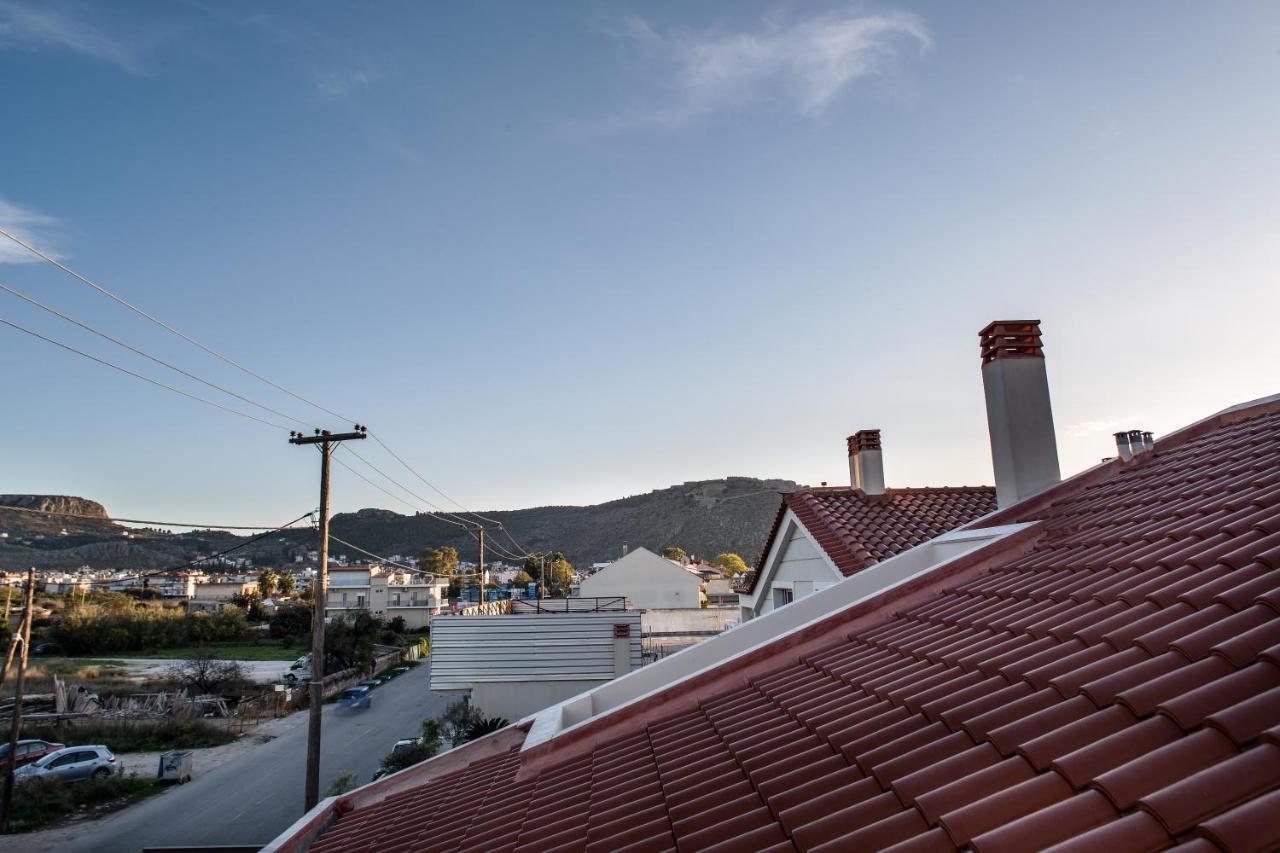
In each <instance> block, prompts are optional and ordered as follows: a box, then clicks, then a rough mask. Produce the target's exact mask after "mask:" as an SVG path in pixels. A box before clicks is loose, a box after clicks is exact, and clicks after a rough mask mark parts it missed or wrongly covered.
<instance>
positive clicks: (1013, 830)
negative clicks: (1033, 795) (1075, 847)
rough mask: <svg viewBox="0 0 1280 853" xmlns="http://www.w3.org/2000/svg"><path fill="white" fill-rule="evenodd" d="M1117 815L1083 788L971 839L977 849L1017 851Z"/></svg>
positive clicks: (1094, 793) (1068, 835) (1045, 843)
mask: <svg viewBox="0 0 1280 853" xmlns="http://www.w3.org/2000/svg"><path fill="white" fill-rule="evenodd" d="M1118 817H1119V813H1118V812H1117V811H1116V810H1115V808H1114V807H1113V806H1112V805H1111V803H1109V802H1108V801H1107V798H1106V797H1104V796H1102V795H1101V794H1099V793H1098V792H1097V791H1084V792H1081V793H1079V794H1076V795H1075V796H1072V797H1068V798H1067V799H1065V800H1062V801H1060V802H1057V803H1054V804H1053V805H1051V806H1047V807H1045V808H1042V809H1040V810H1038V811H1034V812H1032V813H1031V814H1028V815H1024V816H1023V817H1020V818H1018V819H1017V820H1015V821H1013V822H1011V823H1007V824H1005V825H1004V826H1000V827H997V828H995V829H992V830H990V831H988V832H985V833H983V834H982V835H979V836H978V837H977V838H975V839H973V842H972V847H973V849H974V850H975V851H977V853H1018V851H1023V850H1041V849H1043V848H1044V847H1046V846H1049V845H1052V844H1055V843H1057V842H1059V841H1063V840H1065V839H1068V838H1071V837H1072V836H1075V835H1079V834H1081V833H1084V832H1087V831H1089V830H1090V829H1093V828H1094V827H1095V826H1099V825H1101V824H1104V823H1108V822H1110V821H1114V820H1115V819H1117V818H1118Z"/></svg>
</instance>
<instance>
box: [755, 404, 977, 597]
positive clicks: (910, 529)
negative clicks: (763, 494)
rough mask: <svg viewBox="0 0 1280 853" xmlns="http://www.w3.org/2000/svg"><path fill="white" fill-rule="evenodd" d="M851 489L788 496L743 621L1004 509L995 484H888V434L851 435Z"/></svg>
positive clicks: (865, 432) (824, 489) (803, 491)
mask: <svg viewBox="0 0 1280 853" xmlns="http://www.w3.org/2000/svg"><path fill="white" fill-rule="evenodd" d="M848 447H849V472H850V475H851V479H852V486H851V487H826V486H823V487H820V488H807V489H799V490H797V491H794V492H789V493H787V494H784V495H783V496H782V504H781V505H780V506H779V508H778V515H777V517H776V518H775V519H774V523H773V529H772V530H771V531H770V533H769V537H768V539H766V540H765V545H764V550H763V552H762V554H761V557H760V562H759V563H758V564H757V566H756V570H755V571H754V572H751V573H749V574H748V575H747V576H746V578H745V580H744V582H743V584H742V586H741V587H740V588H739V590H738V591H739V596H738V603H739V606H740V608H741V618H742V620H743V621H746V620H747V619H751V618H753V617H756V616H759V615H761V614H763V613H768V612H769V611H770V610H774V609H776V608H778V607H782V606H783V605H786V604H789V603H791V602H792V601H794V600H796V599H798V598H804V597H805V596H807V595H812V594H813V593H815V592H817V591H818V590H821V589H825V588H827V587H829V586H832V585H833V584H836V583H839V582H840V581H841V580H844V579H845V578H846V577H849V576H850V575H852V574H855V573H856V572H859V571H862V570H863V569H865V568H868V567H870V566H873V565H875V564H876V563H878V562H880V561H881V560H884V559H887V558H888V557H892V556H893V555H895V554H900V553H902V552H903V551H906V550H907V549H909V548H912V547H915V546H916V545H919V544H920V543H921V542H925V541H928V540H930V539H932V538H934V537H935V536H939V535H941V534H943V533H945V532H947V531H948V530H952V529H954V528H956V527H959V526H961V525H963V524H968V523H969V522H970V521H973V520H974V519H976V518H979V517H981V516H983V515H986V514H987V513H989V512H992V511H994V510H995V508H996V494H995V489H993V488H991V487H989V486H976V487H974V486H959V487H943V488H925V489H886V488H885V487H884V467H883V462H882V461H881V456H880V431H879V430H871V429H864V430H860V431H859V432H857V433H855V434H854V435H851V436H850V437H849V438H848Z"/></svg>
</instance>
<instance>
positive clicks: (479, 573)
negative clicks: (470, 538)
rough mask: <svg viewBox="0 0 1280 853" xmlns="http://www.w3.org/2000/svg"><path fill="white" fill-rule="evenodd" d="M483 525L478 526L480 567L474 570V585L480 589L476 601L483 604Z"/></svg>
mask: <svg viewBox="0 0 1280 853" xmlns="http://www.w3.org/2000/svg"><path fill="white" fill-rule="evenodd" d="M484 581H485V577H484V525H483V524H482V525H480V567H479V568H478V569H477V570H476V584H478V585H479V587H480V594H479V596H478V598H477V601H478V602H479V603H480V604H484Z"/></svg>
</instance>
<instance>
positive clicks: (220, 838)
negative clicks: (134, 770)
mask: <svg viewBox="0 0 1280 853" xmlns="http://www.w3.org/2000/svg"><path fill="white" fill-rule="evenodd" d="M429 669H430V663H429V662H427V661H424V662H423V664H422V666H419V667H416V668H415V669H413V670H411V671H409V672H408V673H406V674H405V675H403V676H401V677H399V678H397V679H395V680H393V681H391V682H389V683H387V684H384V685H383V686H382V687H379V688H378V689H377V690H375V691H374V694H373V707H371V708H370V709H368V710H367V711H348V710H345V709H340V708H338V707H337V706H336V705H327V706H325V709H324V728H323V739H322V741H321V752H320V756H321V757H320V790H321V792H322V795H323V791H324V789H325V788H326V787H327V786H328V785H329V783H330V782H331V781H332V780H333V779H334V777H336V776H339V775H340V774H342V773H344V772H346V771H351V772H354V773H355V774H356V777H357V781H358V782H360V783H365V782H368V781H369V779H370V777H371V776H372V775H373V773H374V771H376V770H377V769H378V765H379V762H380V761H381V760H382V757H383V756H385V755H386V754H387V753H388V752H390V751H391V747H392V745H393V744H394V743H395V742H396V741H397V740H399V739H400V738H403V737H413V736H415V735H417V734H418V732H419V731H420V730H421V727H422V720H423V719H424V718H426V717H436V716H439V715H440V714H441V713H443V711H444V709H445V705H446V704H447V702H446V701H445V700H444V699H442V698H440V697H438V696H436V695H435V694H433V693H431V692H430V691H429V690H428V689H427V683H428V673H429ZM303 718H305V712H303ZM246 737H250V738H251V737H253V734H252V733H250V734H248V735H246ZM306 746H307V726H306V723H305V719H302V724H301V725H298V726H295V727H293V728H292V729H291V730H290V731H288V732H287V733H285V734H283V735H281V736H279V737H277V738H275V739H274V740H271V741H270V742H268V743H264V744H262V746H260V747H258V748H256V749H255V750H254V751H253V752H251V753H249V754H247V755H244V756H241V757H239V758H237V759H236V760H234V761H230V762H228V763H226V764H224V765H222V766H221V767H217V768H215V769H213V770H211V771H209V772H208V773H205V774H201V773H200V768H199V766H198V765H197V766H196V767H195V774H196V775H195V778H194V779H192V780H191V781H190V782H188V783H187V784H185V785H180V786H174V787H172V788H170V789H169V790H167V791H165V792H164V793H162V794H159V795H157V796H154V797H151V798H149V799H147V800H144V801H142V802H140V803H137V804H135V805H133V806H130V807H128V808H126V809H124V810H122V811H120V812H117V813H116V814H113V815H110V816H108V817H106V818H104V819H103V820H101V821H97V822H95V823H94V824H93V825H92V828H90V829H88V831H87V832H86V833H84V834H82V835H79V836H78V837H77V838H76V840H75V841H72V842H69V843H68V844H66V845H64V846H61V847H60V848H59V849H60V850H66V851H70V853H91V851H92V853H138V851H139V850H141V849H142V848H143V847H155V846H166V845H217V844H265V843H266V842H268V841H270V840H271V839H272V838H275V837H276V836H277V835H279V834H280V833H281V832H283V831H284V830H285V829H287V828H288V827H289V825H290V824H292V823H293V822H294V821H295V820H297V819H298V818H299V817H301V816H302V813H303V808H302V806H303V790H302V786H303V780H304V777H305V773H306Z"/></svg>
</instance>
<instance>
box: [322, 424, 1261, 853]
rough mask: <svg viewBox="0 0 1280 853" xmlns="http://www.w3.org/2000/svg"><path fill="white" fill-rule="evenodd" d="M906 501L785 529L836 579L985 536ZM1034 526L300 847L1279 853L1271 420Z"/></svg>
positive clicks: (835, 508)
mask: <svg viewBox="0 0 1280 853" xmlns="http://www.w3.org/2000/svg"><path fill="white" fill-rule="evenodd" d="M909 491H911V490H904V492H903V493H902V496H901V497H900V498H899V497H894V498H892V499H891V500H890V501H888V502H867V501H864V500H863V499H862V498H861V497H859V496H856V495H854V494H853V493H852V492H850V491H849V490H839V489H830V490H806V492H804V493H797V494H796V495H793V496H788V498H787V500H788V501H789V502H790V503H786V504H784V506H791V505H792V503H794V505H795V507H796V512H797V515H802V514H804V515H802V520H805V519H807V520H805V523H806V525H808V524H810V523H812V524H813V525H814V526H815V528H820V529H821V532H820V534H819V535H818V537H817V538H819V540H820V541H821V542H822V543H823V547H824V548H827V549H831V550H829V551H828V553H829V554H830V555H831V556H832V559H833V561H834V562H836V564H837V565H839V566H841V569H842V571H846V572H852V571H858V570H859V569H860V568H862V567H864V566H865V565H866V561H868V560H876V559H880V558H882V557H883V556H887V555H889V554H891V553H896V551H895V549H896V550H898V551H900V550H902V549H903V548H906V547H910V545H912V544H915V543H916V542H918V541H921V540H920V539H917V538H915V537H916V536H917V535H919V536H922V537H926V538H927V536H931V535H933V534H932V533H927V534H926V533H921V530H922V529H923V527H924V526H928V525H930V524H934V525H937V526H938V532H941V531H942V530H946V529H950V528H951V527H954V526H956V525H957V524H960V523H963V522H962V521H959V520H957V513H963V512H964V511H969V510H972V511H974V514H975V515H977V514H982V512H985V511H987V508H986V507H985V506H984V507H983V508H982V510H981V511H978V509H977V508H976V507H975V506H973V505H971V500H977V498H972V499H971V498H963V499H960V498H955V499H954V501H953V502H952V503H947V501H944V500H943V499H942V498H941V497H940V496H937V495H934V496H932V497H925V496H923V495H917V496H915V497H912V499H911V500H908V499H907V497H908V495H907V492H909ZM922 491H928V490H922ZM934 498H937V500H938V501H941V505H940V506H933V505H932V504H930V501H932V500H934ZM949 500H950V499H949ZM957 506H960V507H968V509H967V510H966V509H957ZM1027 506H1028V507H1032V509H1023V508H1021V507H1020V506H1018V505H1015V506H1014V507H1011V508H1009V509H1008V510H1004V511H1002V512H1000V513H998V514H996V515H994V516H993V517H992V520H991V521H990V522H984V523H991V524H997V523H999V524H1003V523H1009V522H1015V521H1037V522H1039V524H1038V526H1037V527H1035V528H1033V529H1032V532H1031V538H1029V539H1027V538H1024V539H1023V540H1022V541H1021V542H1020V544H1019V545H1018V546H1017V547H1016V548H1014V547H1009V548H1007V549H1004V550H1001V549H1000V548H998V547H997V548H993V549H992V550H991V551H990V552H989V556H988V558H987V559H986V561H985V562H982V563H974V564H973V565H972V568H965V569H962V570H959V571H957V572H956V573H955V574H954V576H953V577H950V578H948V579H947V580H945V581H939V582H938V583H937V585H936V586H934V587H933V588H932V589H934V590H937V591H936V592H921V593H919V594H918V595H915V597H913V598H909V599H905V600H904V602H903V603H901V604H894V603H892V601H891V602H890V603H887V604H878V605H877V607H879V608H880V609H879V610H876V611H875V612H874V613H873V614H870V615H868V614H866V613H865V612H863V613H861V615H860V616H858V617H857V618H858V619H859V620H860V621H858V623H857V627H851V625H850V620H852V619H853V618H855V617H853V616H851V615H848V614H847V613H846V612H843V611H842V612H841V613H837V614H836V615H833V616H831V617H829V618H828V621H827V623H825V625H826V628H827V629H828V630H829V637H824V636H822V635H819V634H810V635H808V636H809V637H810V639H808V640H806V641H804V642H803V643H799V644H797V643H795V642H780V643H776V644H774V645H772V646H768V647H765V649H764V650H758V651H757V652H755V653H753V655H754V657H753V659H752V661H751V662H750V663H744V664H742V665H741V667H742V668H740V669H736V668H735V667H737V666H738V665H737V664H726V665H725V666H724V667H722V670H723V672H720V673H718V674H717V678H718V679H719V680H713V679H708V680H706V681H705V683H696V684H692V685H686V684H684V683H680V684H676V685H673V686H672V687H671V688H670V689H669V691H668V692H667V693H665V694H658V695H657V696H656V698H655V697H650V698H648V699H646V706H645V708H644V710H643V711H640V712H630V711H625V710H624V711H620V712H618V713H616V714H613V715H610V716H605V717H602V718H600V720H599V721H593V722H590V723H588V724H586V728H585V732H586V733H585V734H581V735H577V734H574V733H572V732H566V733H564V734H562V735H561V736H559V737H557V738H555V739H553V740H552V741H550V742H549V743H547V744H543V745H541V746H539V747H537V748H536V750H531V751H530V752H532V753H534V754H535V755H536V756H537V758H536V764H535V763H529V762H531V761H533V759H530V758H528V757H527V755H526V754H525V753H522V752H521V751H520V749H519V748H518V747H516V748H513V749H511V750H510V751H507V752H502V753H500V754H498V755H494V756H490V757H488V758H483V759H478V760H474V761H473V762H472V763H471V764H470V765H469V766H466V767H464V768H462V769H460V770H456V771H453V772H451V773H447V774H445V775H443V776H440V777H438V778H435V779H432V780H431V781H430V782H428V783H425V784H423V785H422V786H420V787H418V788H411V789H409V790H407V791H404V792H402V793H398V794H394V795H391V796H387V797H385V798H384V799H382V800H381V801H375V802H372V803H370V804H369V805H363V806H359V807H356V808H354V809H353V810H346V811H343V812H342V813H340V814H339V815H338V817H337V820H336V822H335V823H334V824H333V826H332V827H331V828H330V829H329V830H328V831H326V832H325V833H324V834H323V835H322V836H321V837H320V838H319V839H318V840H317V841H316V843H315V844H314V845H313V846H312V848H311V849H312V850H314V851H316V853H332V851H339V850H353V849H378V850H388V851H399V850H414V851H417V850H423V849H441V850H486V851H487V850H499V851H501V850H520V851H530V850H565V851H568V850H574V851H581V850H610V851H613V850H637V851H639V850H646V851H648V850H664V849H681V850H689V849H698V850H704V849H708V850H719V851H734V850H766V851H771V852H772V851H779V853H780V851H783V850H791V849H796V848H800V849H823V850H832V851H835V850H846V849H878V848H885V849H892V850H895V851H897V853H907V851H920V853H926V851H934V850H946V851H952V850H955V849H956V847H957V846H964V845H972V847H973V848H974V849H975V850H978V851H987V850H1003V849H1028V848H1046V847H1053V849H1055V850H1059V851H1064V850H1071V851H1084V850H1126V851H1141V850H1156V849H1163V848H1167V847H1168V846H1170V845H1171V844H1174V843H1176V842H1178V841H1182V842H1188V843H1185V844H1184V845H1183V847H1184V848H1185V849H1193V848H1194V847H1195V846H1197V843H1198V844H1199V846H1200V847H1201V848H1202V849H1208V848H1210V847H1212V848H1213V849H1215V850H1216V848H1217V847H1219V846H1220V847H1222V848H1223V849H1230V850H1251V849H1256V850H1264V849H1265V850H1272V849H1276V848H1277V847H1280V822H1277V821H1276V819H1275V815H1276V814H1280V633H1278V632H1280V612H1277V608H1280V551H1277V548H1280V541H1277V540H1276V539H1275V537H1276V535H1277V534H1278V533H1280V404H1273V403H1268V404H1264V405H1262V406H1260V407H1258V408H1256V409H1252V410H1244V411H1241V412H1237V413H1233V414H1230V415H1224V416H1220V417H1218V418H1216V419H1215V420H1212V421H1209V422H1206V423H1205V424H1201V425H1198V426H1195V427H1192V428H1189V429H1188V430H1187V431H1185V433H1184V434H1181V436H1180V437H1178V436H1175V437H1173V438H1170V439H1167V440H1164V441H1162V442H1161V443H1160V444H1158V445H1157V448H1156V450H1155V452H1154V453H1151V454H1148V455H1146V458H1140V459H1139V460H1138V461H1137V462H1134V463H1130V464H1127V465H1121V464H1119V463H1113V464H1112V465H1111V466H1108V467H1105V468H1102V469H1097V470H1095V471H1093V472H1090V473H1089V474H1088V475H1086V476H1085V477H1083V478H1081V479H1079V480H1077V481H1074V482H1068V483H1064V484H1063V485H1062V486H1060V487H1058V488H1057V489H1056V490H1051V491H1050V492H1048V493H1046V495H1045V496H1043V497H1041V498H1036V499H1033V502H1031V503H1028V505H1027ZM948 507H949V508H948ZM908 508H909V509H910V512H907V509H908ZM1024 513H1025V514H1024ZM868 519H876V521H875V523H874V524H872V525H871V527H869V528H867V527H865V526H864V525H866V524H869V523H870V522H868ZM815 532H817V531H815ZM837 554H839V555H840V556H839V558H837ZM666 698H678V699H679V700H680V703H681V704H680V706H679V708H680V710H678V711H673V712H670V713H668V712H666V711H664V708H665V707H667V706H665V705H664V704H663V703H664V702H665V701H666ZM575 738H576V739H575ZM562 739H564V740H562ZM481 743H483V742H481ZM562 743H567V744H568V746H566V747H563V748H565V749H567V750H569V751H567V752H565V753H561V752H559V750H560V749H561V748H562V747H561V746H560V744H562ZM570 747H572V749H570ZM469 748H470V747H463V748H462V750H460V751H458V752H455V753H453V755H455V756H458V755H462V756H465V755H466V750H467V749H469ZM562 754H563V755H565V756H566V757H564V758H558V756H560V755H562ZM424 766H426V765H424ZM522 767H523V768H524V769H523V771H522ZM409 772H410V773H412V772H413V771H409ZM518 773H519V776H517V774H518ZM378 784H381V783H378ZM376 790H377V789H376V786H375V787H372V788H369V789H364V793H363V794H362V796H363V797H366V798H367V797H368V796H369V795H370V794H371V793H372V792H374V791H376ZM365 802H368V799H366V800H365ZM1189 839H1194V841H1190V842H1189V841H1188V840H1189ZM1208 839H1212V842H1213V843H1212V844H1210V842H1209V840H1208ZM1055 844H1056V845H1057V846H1056V847H1055V846H1053V845H1055Z"/></svg>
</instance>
